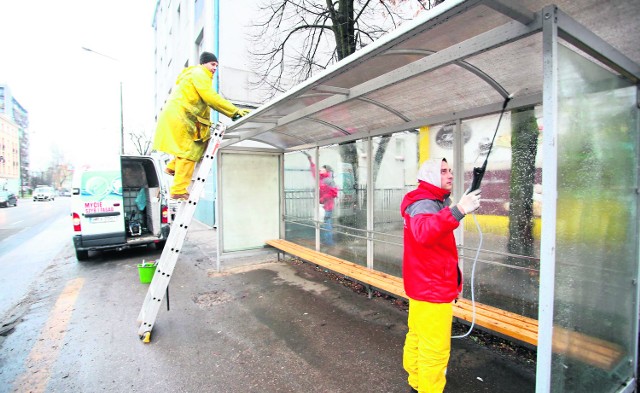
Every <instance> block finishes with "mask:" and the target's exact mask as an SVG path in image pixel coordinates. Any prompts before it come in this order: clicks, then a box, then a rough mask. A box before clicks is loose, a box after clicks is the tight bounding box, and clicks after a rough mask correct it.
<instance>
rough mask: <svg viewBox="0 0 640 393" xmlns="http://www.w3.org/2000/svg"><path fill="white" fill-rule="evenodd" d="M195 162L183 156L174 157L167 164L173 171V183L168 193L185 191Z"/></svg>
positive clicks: (183, 192) (175, 193)
mask: <svg viewBox="0 0 640 393" xmlns="http://www.w3.org/2000/svg"><path fill="white" fill-rule="evenodd" d="M195 167H196V162H195V161H191V160H187V159H185V158H179V157H176V158H174V159H173V160H171V161H170V162H169V163H168V164H167V168H168V169H171V170H173V171H175V174H174V176H173V185H171V189H170V193H171V194H172V195H183V194H186V193H187V187H189V184H190V183H191V177H192V176H193V170H194V169H195Z"/></svg>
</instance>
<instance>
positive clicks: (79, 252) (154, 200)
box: [71, 156, 171, 261]
mask: <svg viewBox="0 0 640 393" xmlns="http://www.w3.org/2000/svg"><path fill="white" fill-rule="evenodd" d="M72 186H73V190H72V194H73V195H72V197H71V216H72V219H73V231H74V234H73V245H74V247H75V250H76V257H77V258H78V260H79V261H82V260H86V259H88V257H89V251H98V250H123V249H126V248H131V247H138V246H148V245H150V244H155V246H156V248H157V249H161V248H162V247H164V244H165V242H166V240H167V237H169V230H170V225H171V217H170V214H169V209H168V204H167V199H168V197H167V192H168V190H167V187H166V185H165V181H164V177H163V176H162V172H161V171H160V163H159V162H158V160H157V159H155V158H153V157H150V156H120V160H119V162H118V163H116V162H115V160H114V162H113V163H112V164H111V165H105V164H102V165H96V166H91V165H85V166H83V167H81V168H77V169H76V171H75V173H74V177H73V183H72Z"/></svg>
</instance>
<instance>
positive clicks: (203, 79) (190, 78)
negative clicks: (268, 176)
mask: <svg viewBox="0 0 640 393" xmlns="http://www.w3.org/2000/svg"><path fill="white" fill-rule="evenodd" d="M212 81H213V73H212V72H211V71H209V70H208V69H206V67H204V66H202V65H196V66H191V67H187V68H185V69H184V70H183V71H182V72H181V73H180V75H179V76H178V79H177V80H176V86H175V88H174V90H173V91H172V92H171V95H170V96H169V99H168V100H167V102H166V103H165V106H164V108H163V109H162V111H161V112H160V116H158V125H157V127H156V134H155V137H154V140H153V148H154V149H156V150H159V151H163V152H165V153H168V154H171V155H173V156H176V157H180V158H186V159H187V160H191V161H199V160H200V158H202V154H204V149H205V147H206V143H205V142H206V141H207V140H208V139H209V134H208V129H209V119H210V114H211V109H209V107H211V108H213V109H215V110H217V111H218V112H220V113H222V114H223V115H225V116H227V117H232V116H233V115H235V114H236V113H238V112H239V109H238V108H237V107H236V106H235V105H233V104H232V103H230V102H229V101H227V100H225V99H224V98H222V97H221V96H220V95H219V94H218V93H216V92H215V91H214V90H213V86H212Z"/></svg>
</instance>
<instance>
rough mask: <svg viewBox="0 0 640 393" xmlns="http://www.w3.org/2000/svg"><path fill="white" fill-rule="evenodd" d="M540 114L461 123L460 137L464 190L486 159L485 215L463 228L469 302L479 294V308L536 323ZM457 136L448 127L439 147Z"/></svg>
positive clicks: (523, 112)
mask: <svg viewBox="0 0 640 393" xmlns="http://www.w3.org/2000/svg"><path fill="white" fill-rule="evenodd" d="M539 113H541V111H540V108H535V107H527V108H521V109H516V110H513V111H510V112H505V113H504V115H503V116H502V118H501V115H500V114H499V113H498V114H494V115H489V116H484V117H481V118H476V119H473V120H469V121H465V122H463V123H462V133H461V134H462V138H463V141H462V142H463V143H464V149H463V155H464V178H465V182H464V183H465V186H464V189H467V188H468V187H469V186H470V185H471V180H472V177H473V168H474V167H482V166H483V164H484V162H485V160H487V157H488V161H487V166H486V172H485V174H484V178H483V181H482V184H481V186H480V188H481V190H482V200H481V204H480V209H479V210H478V211H476V212H475V214H474V215H468V216H466V217H465V219H464V220H463V222H462V224H463V228H464V247H463V249H462V251H461V253H460V254H461V259H462V268H463V272H464V276H465V284H464V292H463V294H464V297H466V298H471V294H472V291H473V294H474V295H475V300H476V301H478V302H479V303H483V304H487V305H490V306H494V307H497V308H500V309H503V310H507V311H511V312H514V313H516V314H520V315H525V316H527V317H532V318H537V315H538V293H539V290H538V287H539V267H540V266H539V261H540V225H541V224H540V211H541V210H540V209H541V206H540V203H539V200H540V199H541V192H542V189H541V185H540V184H541V182H542V175H541V174H542V163H541V159H540V157H541V150H542V149H541V137H540V132H539V127H538V123H539V122H540V123H541V121H540V120H539V115H538V114H539ZM498 123H499V125H498ZM454 129H455V125H454V124H450V125H445V126H443V127H442V128H440V129H439V130H434V131H435V132H434V137H435V144H436V145H439V146H441V147H445V148H446V147H447V146H448V145H450V144H451V140H452V138H451V137H450V136H448V135H450V134H451V133H452V132H453V130H454ZM496 132H497V133H496ZM494 133H496V136H495V141H494V144H493V146H491V141H492V139H493V136H494ZM490 148H491V151H490V152H489V149H490ZM474 265H475V269H474ZM472 275H473V277H472Z"/></svg>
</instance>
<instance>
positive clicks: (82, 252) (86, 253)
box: [76, 249, 89, 261]
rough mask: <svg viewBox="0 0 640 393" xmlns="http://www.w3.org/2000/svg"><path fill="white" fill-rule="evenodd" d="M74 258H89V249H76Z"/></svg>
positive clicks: (81, 259)
mask: <svg viewBox="0 0 640 393" xmlns="http://www.w3.org/2000/svg"><path fill="white" fill-rule="evenodd" d="M76 259H77V260H78V261H86V260H87V259H89V251H86V250H78V249H76Z"/></svg>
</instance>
